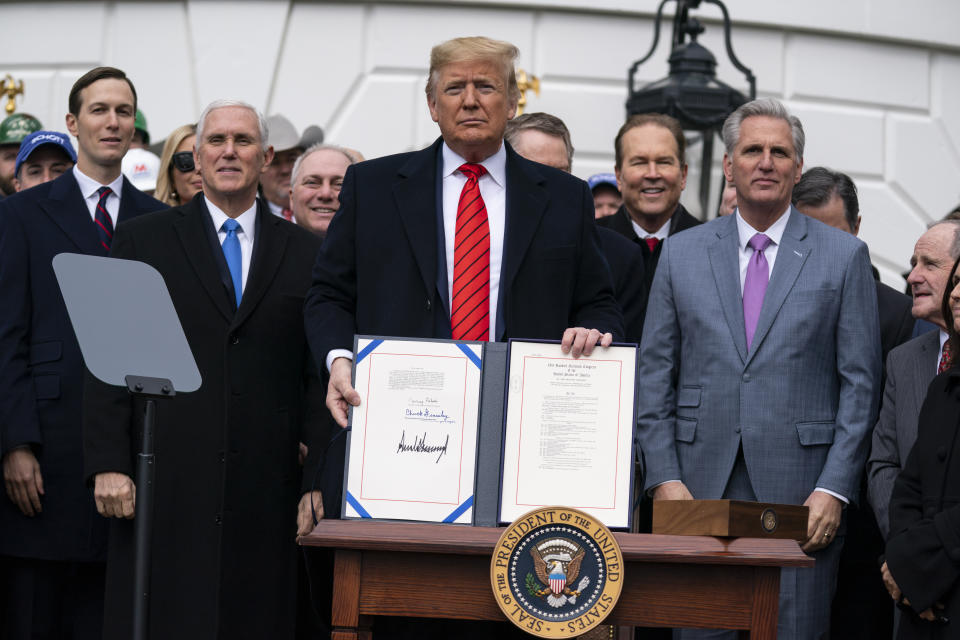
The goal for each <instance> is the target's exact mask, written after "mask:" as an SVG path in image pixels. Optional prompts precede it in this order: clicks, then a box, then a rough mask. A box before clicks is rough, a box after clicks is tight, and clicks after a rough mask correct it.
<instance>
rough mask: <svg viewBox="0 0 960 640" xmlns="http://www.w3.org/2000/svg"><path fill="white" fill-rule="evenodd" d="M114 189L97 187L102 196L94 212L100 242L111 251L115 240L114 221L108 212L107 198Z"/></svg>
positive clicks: (105, 248) (106, 249) (107, 250)
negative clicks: (111, 245)
mask: <svg viewBox="0 0 960 640" xmlns="http://www.w3.org/2000/svg"><path fill="white" fill-rule="evenodd" d="M111 193H113V191H111V190H110V187H100V188H99V189H97V194H98V195H99V196H100V199H99V200H97V210H96V213H94V214H93V221H94V222H96V223H97V234H98V235H99V236H100V244H101V245H103V249H104V250H105V251H106V252H107V253H109V252H110V243H112V242H113V221H112V220H111V219H110V214H109V213H107V198H109V197H110V194H111Z"/></svg>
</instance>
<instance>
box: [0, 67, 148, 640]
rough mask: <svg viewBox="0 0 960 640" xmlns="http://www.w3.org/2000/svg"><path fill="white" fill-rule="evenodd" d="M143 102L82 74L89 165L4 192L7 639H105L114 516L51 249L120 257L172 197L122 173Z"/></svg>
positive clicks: (78, 87) (0, 396)
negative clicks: (89, 438)
mask: <svg viewBox="0 0 960 640" xmlns="http://www.w3.org/2000/svg"><path fill="white" fill-rule="evenodd" d="M136 109H137V94H136V90H135V89H134V87H133V83H131V82H130V80H129V79H128V78H127V77H126V75H125V74H124V72H123V71H121V70H119V69H114V68H111V67H98V68H96V69H93V70H91V71H89V72H88V73H86V74H84V75H83V76H81V77H80V78H79V79H78V80H77V81H76V83H75V84H74V85H73V88H72V89H71V91H70V97H69V111H70V112H69V113H68V114H67V118H66V119H67V129H68V130H69V131H70V134H71V135H73V136H74V137H75V138H76V139H77V142H78V153H77V164H76V166H74V168H73V169H72V170H70V171H67V172H65V173H64V174H62V175H61V176H60V177H59V178H57V179H55V180H53V181H51V182H46V183H44V184H41V185H38V186H36V187H34V188H32V189H27V190H25V191H21V192H20V193H16V194H14V195H12V196H10V197H9V198H6V199H4V200H3V201H2V202H0V308H3V310H4V311H3V313H2V314H0V435H2V437H0V450H2V453H3V477H4V489H5V491H4V492H2V495H0V637H3V638H9V639H11V640H19V639H20V638H24V639H25V638H66V637H71V638H91V639H92V638H97V639H99V638H100V633H101V621H102V616H103V585H104V582H103V581H104V564H103V563H104V559H105V554H106V542H107V536H106V533H107V527H106V522H105V521H104V520H103V519H102V518H100V517H99V516H98V515H97V512H96V509H95V507H94V502H93V494H92V492H91V491H90V489H89V488H88V487H87V486H86V485H85V483H84V479H83V459H82V455H81V439H80V406H81V402H80V401H81V388H82V386H83V384H82V381H83V360H82V359H81V356H80V348H79V346H78V344H77V340H76V337H75V336H74V333H73V328H72V327H71V325H70V321H69V319H68V317H67V310H66V307H65V306H64V304H63V299H62V297H61V296H60V289H59V288H58V286H57V282H56V279H55V277H54V274H53V267H52V266H51V260H52V259H53V257H54V256H55V255H57V254H58V253H64V252H67V253H85V254H89V255H96V256H106V255H107V253H108V252H109V251H110V246H111V243H112V240H113V229H114V226H115V225H116V224H118V223H119V222H122V221H124V220H128V219H130V218H133V217H136V216H139V215H141V214H143V213H146V212H149V211H156V210H158V209H162V208H164V206H165V205H163V204H162V203H161V202H158V201H157V200H154V199H153V198H151V197H149V196H147V195H144V194H143V193H141V192H140V191H138V190H137V189H136V188H134V187H133V185H131V184H130V183H129V182H128V181H127V180H126V179H125V178H124V177H123V176H122V175H121V173H120V161H121V160H122V158H123V156H124V154H125V153H126V152H127V149H128V148H129V146H130V141H131V140H132V139H133V130H134V113H135V112H136ZM109 284H110V283H104V286H109Z"/></svg>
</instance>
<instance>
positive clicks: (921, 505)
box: [882, 260, 960, 638]
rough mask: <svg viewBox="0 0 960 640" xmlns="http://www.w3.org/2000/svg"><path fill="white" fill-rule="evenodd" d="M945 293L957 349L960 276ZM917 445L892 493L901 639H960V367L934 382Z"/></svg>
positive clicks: (892, 573) (890, 583)
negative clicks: (901, 612)
mask: <svg viewBox="0 0 960 640" xmlns="http://www.w3.org/2000/svg"><path fill="white" fill-rule="evenodd" d="M958 265H960V260H958V261H957V262H955V263H954V265H953V271H952V272H951V273H950V279H949V280H948V282H949V285H948V286H947V290H946V292H945V293H944V296H943V309H942V311H943V317H944V319H945V320H946V324H947V328H948V333H949V334H950V339H949V341H948V342H947V343H946V344H945V345H944V348H948V347H949V348H950V349H951V352H952V353H953V354H955V355H956V354H958V353H960V352H958V348H960V274H958V273H957V266H958ZM918 425H919V426H918V433H917V442H916V444H914V445H913V449H912V450H911V451H910V455H909V456H907V462H906V464H905V465H904V467H903V471H901V472H900V475H899V476H897V480H896V483H895V484H894V485H893V495H892V496H891V498H890V538H889V539H888V540H887V553H886V562H885V563H884V565H883V568H882V572H883V580H884V584H885V585H886V587H887V590H888V591H889V592H890V595H891V596H892V597H893V599H894V600H896V601H897V604H898V606H899V607H900V608H901V609H902V610H903V611H904V613H903V614H902V615H901V616H900V632H899V634H898V637H899V638H960V587H958V584H957V583H958V579H960V438H958V437H957V432H958V431H960V367H956V366H954V367H951V368H950V369H948V370H946V371H944V372H943V373H941V374H940V375H938V376H937V377H936V378H934V379H933V382H931V383H930V388H929V389H928V390H927V397H926V399H925V400H924V401H923V408H922V409H921V410H920V420H919V423H918Z"/></svg>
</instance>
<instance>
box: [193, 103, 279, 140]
mask: <svg viewBox="0 0 960 640" xmlns="http://www.w3.org/2000/svg"><path fill="white" fill-rule="evenodd" d="M225 107H240V108H242V109H248V110H250V111H251V112H253V115H255V116H256V117H257V127H258V128H259V129H260V147H261V148H262V149H263V150H264V151H266V150H267V148H268V147H269V146H270V145H269V144H267V136H268V135H269V130H268V129H267V120H266V118H264V117H263V114H262V113H260V112H259V111H258V110H257V108H256V107H254V106H253V105H252V104H249V103H247V102H243V101H242V100H214V101H213V102H211V103H210V104H208V105H207V107H206V108H205V109H204V110H203V113H201V114H200V119H199V120H198V121H197V141H196V142H195V143H194V144H195V145H196V148H197V149H199V148H200V143H201V142H203V129H204V127H205V126H206V124H207V116H208V115H210V112H211V111H216V110H217V109H223V108H225Z"/></svg>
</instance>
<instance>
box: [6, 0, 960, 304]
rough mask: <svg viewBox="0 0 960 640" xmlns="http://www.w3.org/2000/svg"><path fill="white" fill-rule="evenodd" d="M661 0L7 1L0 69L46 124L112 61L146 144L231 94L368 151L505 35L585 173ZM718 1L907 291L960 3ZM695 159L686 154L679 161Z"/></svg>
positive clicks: (936, 167)
mask: <svg viewBox="0 0 960 640" xmlns="http://www.w3.org/2000/svg"><path fill="white" fill-rule="evenodd" d="M657 4H658V2H657V1H656V0H633V1H630V0H593V1H592V2H586V1H582V0H525V1H508V0H500V1H493V0H474V1H472V2H431V1H429V0H422V1H421V2H417V3H413V2H391V1H381V2H364V3H361V2H308V1H280V0H276V1H273V0H259V1H254V0H250V1H248V0H242V1H222V0H190V1H181V2H172V1H171V2H166V1H160V0H155V1H149V2H123V1H120V2H84V1H76V2H0V24H2V25H3V29H2V35H0V42H2V45H0V76H2V75H3V74H5V73H10V74H11V75H13V76H14V78H17V79H23V80H24V84H25V85H26V95H25V96H24V97H23V98H22V100H21V101H20V104H19V108H18V110H19V111H26V112H29V113H33V114H34V115H36V116H38V117H39V118H40V119H41V120H42V121H43V122H44V124H45V125H46V126H47V127H48V128H54V129H61V130H62V129H64V125H63V115H64V113H65V111H66V101H67V93H68V92H69V89H70V85H71V84H72V82H73V81H74V80H75V79H76V78H77V77H78V76H79V75H80V74H82V73H83V72H84V71H86V70H87V69H89V68H91V67H93V66H96V65H100V64H109V65H115V66H118V67H121V68H123V69H124V70H126V71H127V72H128V74H129V75H130V76H131V78H132V79H133V81H134V83H135V84H136V86H137V90H138V92H139V95H140V104H141V107H142V108H143V110H144V112H145V113H146V114H147V117H148V120H149V125H150V131H151V134H152V136H153V138H154V139H159V138H162V137H163V136H165V135H166V134H167V133H168V132H169V131H170V130H172V129H173V128H174V127H176V126H178V125H180V124H183V123H185V122H190V121H193V120H194V119H195V118H196V117H197V115H198V114H199V113H200V111H201V109H202V108H203V106H204V104H206V103H207V102H209V101H210V100H213V99H215V98H222V97H236V98H241V99H244V100H247V101H249V102H251V103H253V104H255V105H257V106H258V107H260V108H261V109H263V110H264V111H265V112H267V113H268V114H270V113H275V112H281V113H283V114H285V115H286V116H287V117H289V118H290V119H291V120H292V121H293V122H294V124H295V125H296V126H297V127H298V128H299V129H302V128H304V127H305V126H307V125H308V124H319V125H321V126H322V127H323V128H324V130H325V131H326V133H327V139H328V140H329V141H331V142H336V143H339V144H343V145H346V146H349V147H352V148H355V149H358V150H360V151H362V152H363V153H364V154H365V155H366V156H367V157H368V158H370V157H375V156H379V155H383V154H387V153H392V152H396V151H401V150H407V149H413V148H417V147H420V146H423V145H426V144H427V143H429V142H430V141H431V140H433V139H434V137H435V136H436V135H437V129H436V126H435V125H434V124H433V123H432V122H431V120H430V118H429V115H428V113H427V109H426V107H425V104H424V98H423V84H424V80H425V74H426V66H427V57H428V52H429V50H430V47H431V46H432V45H433V44H435V43H437V42H440V41H442V40H445V39H448V38H451V37H455V36H460V35H475V34H483V35H489V36H492V37H495V38H501V39H504V40H509V41H511V42H513V43H514V44H516V45H517V46H518V47H519V48H520V50H521V59H520V63H519V64H520V66H521V67H522V68H524V69H525V70H526V71H527V72H529V73H533V74H536V75H537V76H539V77H540V78H541V82H542V85H541V95H540V97H536V96H534V95H533V94H532V93H530V94H528V99H529V106H528V110H529V111H548V112H551V113H554V114H556V115H558V116H560V117H561V118H563V119H564V120H565V121H566V123H567V124H568V126H569V127H570V129H571V131H572V133H573V139H574V145H575V146H576V149H577V153H576V157H575V160H574V166H573V169H574V172H575V173H576V174H578V175H580V176H581V177H586V176H588V175H590V174H592V173H595V172H598V171H606V170H610V169H611V168H612V164H613V149H612V141H613V137H614V134H615V133H616V131H617V128H618V127H619V125H620V123H621V122H622V120H623V117H624V107H623V105H624V100H625V98H626V72H627V68H628V67H629V66H630V64H631V62H632V61H633V60H635V59H637V58H640V57H641V56H642V55H643V54H644V53H645V52H646V50H647V48H648V47H649V44H650V42H651V40H652V34H653V29H652V17H653V15H654V13H655V11H656V7H657ZM727 4H728V6H729V9H730V12H731V15H732V17H733V20H734V29H733V38H734V48H735V50H736V52H737V55H738V56H739V58H740V59H741V60H742V61H743V62H744V63H745V64H746V65H747V66H749V67H751V68H752V69H753V71H754V73H755V74H756V76H757V88H758V94H759V95H761V96H775V97H778V98H781V99H783V100H785V101H786V102H787V104H788V106H789V107H791V108H792V109H793V110H794V111H795V112H796V113H797V114H798V115H799V116H800V117H801V119H802V120H803V122H804V125H805V127H806V130H807V153H806V164H807V166H814V165H818V164H822V165H827V166H830V167H833V168H835V169H838V170H841V171H844V172H846V173H849V174H850V175H851V176H853V177H854V179H855V180H856V182H857V185H858V187H859V189H860V200H861V207H862V213H863V225H862V231H861V237H862V238H863V239H864V240H866V241H867V242H868V243H869V244H870V247H871V250H872V254H873V259H874V263H875V264H876V265H877V266H878V267H879V268H880V269H881V272H882V274H883V278H884V280H885V281H887V282H888V283H889V284H892V285H893V286H895V287H897V288H902V286H903V281H902V279H900V277H899V275H898V274H899V273H900V272H902V271H904V270H905V269H906V268H907V266H908V261H909V256H910V254H911V252H912V247H913V242H914V241H915V239H916V238H917V236H919V234H920V233H921V232H922V230H923V228H924V225H925V224H926V223H927V222H929V221H931V220H934V219H937V218H939V217H941V216H943V215H944V214H945V213H946V212H947V211H948V210H949V209H951V208H952V207H953V206H954V205H956V204H957V203H958V202H960V38H958V36H957V26H958V25H960V3H958V2H956V1H955V0H929V1H928V2H924V3H904V2H900V1H899V0H845V1H844V2H835V1H834V0H807V1H806V2H793V3H785V2H767V1H764V0H728V2H727ZM669 6H670V7H672V6H674V5H673V4H672V3H671V4H670V5H669ZM697 16H698V17H700V18H701V19H702V20H703V21H704V22H705V24H706V26H707V33H706V34H704V37H703V38H702V39H701V42H703V43H704V44H705V45H706V46H707V47H708V48H709V49H710V50H711V51H712V52H713V53H714V55H716V56H717V58H718V61H719V63H720V66H719V75H720V77H721V79H723V80H724V81H726V82H728V83H730V84H732V85H734V86H737V87H739V88H742V89H745V82H744V80H743V78H742V77H741V76H740V75H739V74H738V73H737V72H736V70H735V69H733V67H732V65H730V63H729V61H728V60H727V59H726V53H725V50H724V48H723V46H722V30H721V29H720V28H719V26H718V24H717V22H716V19H717V18H718V17H719V11H718V10H717V9H716V8H715V7H712V6H710V5H704V6H703V8H702V9H701V10H700V11H698V12H697ZM665 27H666V33H665V35H666V38H661V45H662V46H661V49H662V51H658V52H657V53H656V54H655V56H654V58H652V59H651V61H650V62H648V63H647V64H645V65H644V66H643V67H641V69H640V74H639V77H640V79H642V80H643V81H650V80H655V79H658V78H660V77H663V76H665V75H666V74H667V65H666V58H667V51H668V45H667V42H669V32H670V29H669V23H667V24H665ZM717 147H718V152H717V158H716V161H717V162H716V163H715V167H716V168H715V172H716V176H717V177H719V156H720V150H719V147H720V145H719V144H718V145H717ZM698 153H699V150H698V149H697V148H696V147H694V148H693V149H692V150H691V159H693V158H696V157H697V155H698ZM694 165H697V166H694ZM698 165H699V163H692V164H691V180H690V181H689V183H688V186H687V191H686V192H685V194H684V200H683V201H684V203H685V204H686V205H688V207H689V208H690V209H691V210H692V211H694V212H698V211H699V205H698V204H697V188H698V185H697V183H698V180H699V176H698V175H697V173H698ZM714 182H715V183H716V182H717V180H716V179H715V180H714ZM715 188H716V187H715Z"/></svg>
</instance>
